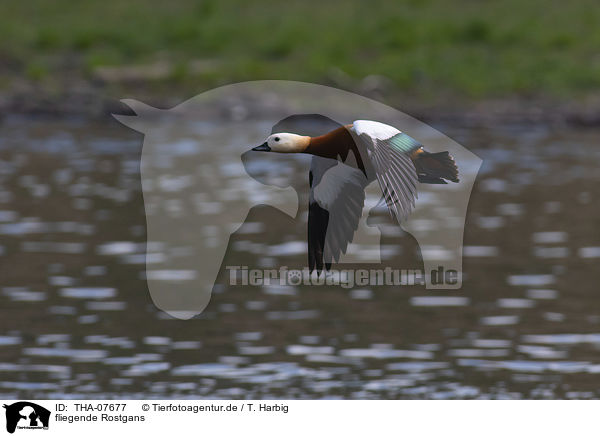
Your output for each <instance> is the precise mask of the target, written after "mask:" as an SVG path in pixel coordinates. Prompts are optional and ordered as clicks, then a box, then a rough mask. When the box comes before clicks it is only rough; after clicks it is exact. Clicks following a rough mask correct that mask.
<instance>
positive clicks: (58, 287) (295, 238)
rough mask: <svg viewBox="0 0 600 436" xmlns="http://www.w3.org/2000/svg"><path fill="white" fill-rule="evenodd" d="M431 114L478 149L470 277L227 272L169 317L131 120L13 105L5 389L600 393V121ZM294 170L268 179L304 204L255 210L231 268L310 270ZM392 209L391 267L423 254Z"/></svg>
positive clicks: (7, 177)
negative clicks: (243, 281)
mask: <svg viewBox="0 0 600 436" xmlns="http://www.w3.org/2000/svg"><path fill="white" fill-rule="evenodd" d="M257 126H261V124H260V123H257ZM436 127H437V128H438V129H439V130H441V131H443V132H444V133H445V134H447V135H448V136H450V137H452V138H453V139H455V140H456V141H457V142H459V143H461V144H463V145H465V146H466V147H468V148H469V149H470V150H471V151H473V152H474V153H476V154H477V155H479V156H480V157H481V158H483V159H484V163H483V166H482V168H481V171H480V173H479V177H478V180H477V183H476V185H475V188H474V192H473V194H472V197H471V202H470V205H469V212H468V215H467V224H466V228H465V239H464V244H465V247H464V255H465V259H464V272H465V277H464V284H463V289H461V290H459V291H435V292H434V291H426V290H424V289H423V287H420V286H414V287H410V286H404V287H396V288H394V287H386V286H378V287H364V288H353V289H342V288H340V287H335V286H329V287H327V286H325V287H302V286H296V287H293V286H292V287H277V286H258V287H247V286H246V287H244V286H229V285H228V274H227V271H225V269H224V268H223V271H222V274H220V279H219V280H218V283H217V286H216V287H215V291H214V292H213V295H212V299H211V301H210V304H209V306H208V307H207V309H206V310H205V312H204V313H202V314H201V315H200V316H199V317H198V318H196V319H193V320H189V321H181V320H176V319H173V318H171V317H169V316H168V315H166V314H165V313H164V312H161V311H160V310H158V309H156V307H155V306H154V305H153V304H152V301H151V299H150V295H149V293H148V288H147V284H146V281H145V276H144V269H145V262H146V260H147V259H148V260H149V261H150V262H157V263H160V262H162V261H164V259H166V258H168V257H169V256H173V255H176V253H173V252H169V251H168V250H167V251H166V250H164V249H163V247H161V246H160V245H159V246H155V245H152V244H148V246H146V220H145V215H144V204H143V199H142V192H141V184H140V173H139V165H140V153H141V146H142V137H141V135H139V134H137V133H135V132H133V131H130V130H128V129H127V128H125V127H123V126H121V125H120V124H118V123H117V122H116V121H114V120H113V121H94V120H83V119H67V118H64V119H46V118H39V117H31V116H11V117H6V118H5V119H4V121H3V122H2V124H1V125H0V277H1V279H0V314H1V315H0V395H2V396H3V397H5V398H7V397H27V398H138V397H139V398H148V397H157V398H165V397H177V398H185V397H198V396H201V397H210V398H355V399H368V398H403V399H416V398H419V399H422V398H427V399H452V398H600V381H599V377H598V373H600V298H598V280H597V277H598V262H599V260H600V234H599V232H598V226H599V225H600V221H599V218H598V217H599V214H598V206H597V204H598V195H599V193H600V192H599V190H598V182H599V178H600V174H599V173H598V167H599V165H600V149H599V148H598V145H597V144H598V141H599V140H600V131H599V130H598V129H595V128H569V127H565V126H551V125H542V124H537V125H533V126H532V125H530V124H516V123H513V124H502V125H500V124H494V125H479V126H469V127H465V126H462V127H461V125H460V124H458V125H457V124H442V123H440V124H438V125H436ZM260 135H261V133H260V132H257V136H260ZM250 159H251V161H250V162H248V163H247V165H250V166H253V170H254V171H255V172H258V173H260V172H261V171H263V170H264V171H265V172H267V171H269V168H267V167H266V166H264V168H263V167H261V165H260V162H259V161H255V162H254V163H253V162H252V159H255V158H253V157H251V158H250ZM261 168H262V169H261ZM304 169H305V166H304V163H303V162H301V161H300V160H298V159H286V163H285V165H284V166H281V167H279V170H280V171H279V173H278V174H277V175H276V176H277V177H279V178H283V179H286V178H287V179H289V184H292V185H294V186H305V190H304V191H302V190H300V207H301V211H300V213H299V218H298V219H297V220H292V221H290V222H286V223H285V231H283V229H282V228H278V227H273V226H268V225H266V223H272V222H273V216H275V217H276V216H277V215H276V214H277V213H278V212H277V211H274V210H271V209H269V208H265V207H257V208H255V209H253V210H252V211H251V213H250V215H249V216H248V219H247V221H246V224H245V225H244V226H243V227H242V228H241V229H240V230H239V231H238V232H237V233H236V234H234V235H233V237H232V239H231V241H230V244H229V250H228V254H227V256H226V259H225V262H224V265H227V264H229V265H248V266H249V267H258V268H265V267H276V266H277V265H279V264H281V263H283V262H285V264H286V265H288V266H290V267H298V268H303V267H304V266H305V265H306V251H305V250H306V246H305V238H306V236H305V235H306V222H305V219H306V208H307V201H306V198H307V197H306V196H307V188H308V186H307V185H308V182H307V175H306V173H305V171H304ZM229 170H230V169H229V168H227V166H226V165H223V166H220V167H218V168H216V169H215V174H216V177H223V178H224V179H225V178H227V177H232V175H231V174H229V173H228V171H229ZM271 170H272V168H271ZM271 175H272V174H271ZM234 176H235V175H234ZM274 214H275V215H274ZM386 220H388V221H389V217H388V216H387V215H382V218H381V223H382V227H381V228H382V232H383V239H382V247H383V248H385V247H388V248H391V249H388V250H384V251H385V253H386V254H385V255H384V256H383V266H387V265H389V266H392V267H394V268H397V267H398V265H402V267H403V268H404V267H408V268H421V266H422V263H421V258H420V254H419V251H418V245H417V244H416V241H415V239H414V238H413V237H412V236H410V235H409V234H406V233H404V232H402V231H399V229H398V228H397V226H393V225H392V223H391V221H389V222H388V223H386ZM424 224H426V223H424ZM281 226H284V224H281ZM386 229H388V230H389V231H386Z"/></svg>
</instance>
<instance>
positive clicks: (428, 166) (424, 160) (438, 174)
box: [413, 151, 458, 184]
mask: <svg viewBox="0 0 600 436" xmlns="http://www.w3.org/2000/svg"><path fill="white" fill-rule="evenodd" d="M413 162H414V164H415V169H416V170H417V175H418V176H419V182H421V183H431V184H446V183H447V182H446V180H450V181H451V182H454V183H458V168H457V167H456V162H454V158H453V157H452V156H450V153H448V152H447V151H442V152H440V153H429V152H427V151H423V152H422V153H419V154H418V155H417V158H416V159H415V160H414V161H413ZM444 179H446V180H444Z"/></svg>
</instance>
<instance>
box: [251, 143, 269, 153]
mask: <svg viewBox="0 0 600 436" xmlns="http://www.w3.org/2000/svg"><path fill="white" fill-rule="evenodd" d="M252 151H271V147H269V145H268V144H267V143H266V142H263V143H262V144H260V145H259V146H258V147H254V148H253V149H252Z"/></svg>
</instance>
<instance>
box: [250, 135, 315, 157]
mask: <svg viewBox="0 0 600 436" xmlns="http://www.w3.org/2000/svg"><path fill="white" fill-rule="evenodd" d="M309 143H310V136H301V135H296V134H294V133H274V134H273V135H271V136H269V137H268V138H267V139H266V140H265V142H263V143H262V144H261V145H259V146H258V147H254V148H253V149H252V150H254V151H273V152H275V153H302V152H303V151H304V150H306V147H308V144H309Z"/></svg>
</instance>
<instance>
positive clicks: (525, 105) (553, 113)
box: [0, 76, 600, 127]
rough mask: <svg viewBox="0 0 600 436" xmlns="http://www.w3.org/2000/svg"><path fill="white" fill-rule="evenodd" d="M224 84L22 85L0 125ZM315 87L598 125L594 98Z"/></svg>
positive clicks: (425, 107) (467, 117)
mask: <svg viewBox="0 0 600 436" xmlns="http://www.w3.org/2000/svg"><path fill="white" fill-rule="evenodd" d="M232 83H233V82H232ZM227 84H228V83H223V84H220V85H217V86H207V87H205V88H201V87H198V88H196V87H193V89H189V87H182V86H180V85H177V84H171V85H170V84H169V83H168V82H164V83H161V85H160V86H157V85H156V83H155V82H151V81H150V82H144V81H134V82H131V83H128V82H127V81H126V83H119V84H117V85H116V86H115V85H114V84H108V83H102V82H100V81H94V80H87V81H86V80H74V81H73V84H72V86H66V85H64V86H61V87H60V88H59V89H57V88H56V87H54V88H53V87H47V86H40V85H39V84H36V83H32V82H27V81H22V82H20V83H18V84H16V86H13V87H11V89H9V90H4V91H0V121H1V120H2V119H3V118H5V117H9V116H26V117H27V116H32V117H33V116H35V117H38V116H41V117H44V118H74V117H75V118H85V119H92V120H101V119H105V118H107V117H110V115H111V114H130V109H129V108H128V107H127V106H126V105H124V104H122V103H121V102H120V100H121V99H125V98H133V99H136V100H139V101H142V102H144V103H146V104H148V105H151V106H154V107H157V108H160V109H170V108H172V107H175V106H177V105H178V104H181V103H183V102H184V101H186V100H188V99H190V98H193V97H195V96H196V95H199V94H201V93H203V92H206V91H208V90H210V89H214V88H216V87H218V86H223V85H227ZM319 84H321V85H325V86H331V87H334V88H338V89H343V90H346V91H349V92H353V93H356V94H359V95H362V96H365V97H368V98H371V99H373V100H376V101H379V102H382V103H384V104H387V105H389V106H391V107H394V108H396V109H399V110H401V111H403V112H405V113H408V114H410V115H411V116H413V117H415V118H418V119H420V120H423V121H425V122H443V123H460V124H463V125H489V124H496V123H500V124H540V125H554V126H556V125H570V126H588V127H595V126H598V125H600V94H599V95H590V96H588V97H587V98H579V99H564V98H563V99H560V98H548V97H542V96H528V97H525V96H518V95H513V96H505V97H499V98H481V99H473V98H469V97H466V96H457V95H452V96H451V95H448V96H444V97H439V98H436V99H435V100H431V99H429V100H428V101H423V100H421V99H419V98H418V96H411V95H407V93H406V92H405V91H402V90H400V89H394V87H393V85H391V84H390V82H389V80H388V79H386V78H384V77H374V76H369V77H367V78H366V79H363V80H362V81H356V83H352V84H348V83H331V82H329V83H327V82H325V83H319ZM255 115H256V116H260V115H261V114H260V113H259V114H255Z"/></svg>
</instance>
